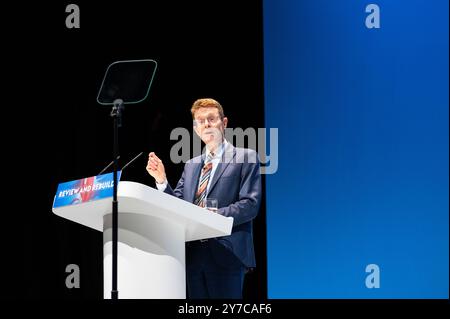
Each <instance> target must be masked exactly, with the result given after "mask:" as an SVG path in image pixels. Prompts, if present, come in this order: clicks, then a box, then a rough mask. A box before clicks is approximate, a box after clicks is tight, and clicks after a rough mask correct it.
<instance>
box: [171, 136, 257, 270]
mask: <svg viewBox="0 0 450 319" xmlns="http://www.w3.org/2000/svg"><path fill="white" fill-rule="evenodd" d="M226 145H227V146H226V148H225V150H224V152H223V155H222V161H221V162H220V163H219V164H218V166H217V168H216V171H215V172H214V176H213V179H212V181H211V184H210V187H209V192H208V194H207V196H208V197H212V198H216V199H217V200H218V207H219V210H218V213H219V214H221V215H223V216H227V217H229V216H231V217H233V218H234V222H233V229H232V232H231V235H229V236H224V237H219V238H215V239H213V240H212V243H211V244H212V245H211V247H212V248H214V245H217V244H220V245H222V246H223V247H225V248H226V251H227V252H232V253H233V254H234V255H235V256H236V257H237V258H238V259H239V260H240V261H241V262H242V264H243V265H245V266H246V267H255V252H254V247H253V229H252V220H253V218H255V217H256V215H257V214H258V210H259V207H260V204H261V191H262V189H261V175H260V172H259V160H258V154H257V153H256V152H255V151H253V150H251V149H243V148H235V147H234V146H233V145H231V144H230V143H227V144H226ZM204 158H205V155H204V154H203V155H202V156H197V157H195V158H193V159H191V160H189V161H188V162H187V163H186V164H185V167H184V171H183V175H182V176H181V178H180V180H179V182H178V184H177V187H176V188H175V189H172V188H171V187H170V185H167V187H166V189H165V192H166V193H168V194H171V195H174V196H176V197H178V198H181V199H184V200H186V201H188V202H190V203H193V202H194V196H195V192H196V190H197V187H198V181H199V178H200V171H201V168H202V166H203V161H204ZM210 241H211V240H210ZM220 251H221V250H220V249H219V250H215V249H212V254H213V255H214V256H215V258H216V259H217V261H218V262H219V263H226V262H227V260H226V259H227V258H229V257H227V254H223V253H221V252H220ZM222 251H224V250H223V249H222Z"/></svg>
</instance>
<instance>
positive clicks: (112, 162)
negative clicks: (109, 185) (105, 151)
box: [97, 155, 120, 175]
mask: <svg viewBox="0 0 450 319" xmlns="http://www.w3.org/2000/svg"><path fill="white" fill-rule="evenodd" d="M119 158H120V155H119V156H117V160H119ZM112 164H114V161H111V163H109V164H108V165H107V166H106V167H105V168H104V169H102V170H101V171H100V173H98V174H97V175H102V173H103V172H104V171H106V170H107V169H108V168H109V167H110V166H111V165H112Z"/></svg>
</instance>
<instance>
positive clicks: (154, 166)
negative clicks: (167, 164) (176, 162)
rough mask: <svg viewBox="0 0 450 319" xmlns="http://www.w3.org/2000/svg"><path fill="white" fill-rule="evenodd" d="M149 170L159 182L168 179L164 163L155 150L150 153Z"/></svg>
mask: <svg viewBox="0 0 450 319" xmlns="http://www.w3.org/2000/svg"><path fill="white" fill-rule="evenodd" d="M147 172H148V173H149V174H150V175H151V176H152V177H153V178H154V179H155V181H156V182H157V183H158V184H162V183H164V182H165V181H166V171H165V170H164V165H163V163H162V161H161V160H160V159H159V158H158V156H156V154H155V153H154V152H151V153H150V154H148V162H147Z"/></svg>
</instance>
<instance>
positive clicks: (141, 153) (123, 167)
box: [122, 152, 144, 171]
mask: <svg viewBox="0 0 450 319" xmlns="http://www.w3.org/2000/svg"><path fill="white" fill-rule="evenodd" d="M142 153H144V152H140V153H139V154H138V155H136V156H135V157H134V158H133V159H132V160H131V161H129V162H128V163H126V164H125V165H124V166H123V167H122V171H123V170H124V169H125V168H126V167H127V166H128V165H130V164H131V163H133V162H134V161H135V160H136V159H137V158H138V157H139V156H141V155H142Z"/></svg>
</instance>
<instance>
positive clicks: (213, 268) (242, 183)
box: [147, 98, 261, 299]
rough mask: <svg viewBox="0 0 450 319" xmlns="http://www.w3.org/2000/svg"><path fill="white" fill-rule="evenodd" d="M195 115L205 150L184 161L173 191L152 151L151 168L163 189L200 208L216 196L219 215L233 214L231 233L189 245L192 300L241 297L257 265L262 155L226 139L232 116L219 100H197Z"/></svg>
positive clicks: (158, 184)
mask: <svg viewBox="0 0 450 319" xmlns="http://www.w3.org/2000/svg"><path fill="white" fill-rule="evenodd" d="M191 113H192V118H193V120H194V131H195V132H196V134H197V135H198V136H199V137H200V138H201V140H202V141H203V142H204V143H205V145H206V152H205V153H204V154H202V155H201V156H197V157H195V158H193V159H191V160H189V161H188V162H187V163H186V164H185V167H184V171H183V174H182V176H181V178H180V180H179V182H178V184H177V186H176V188H175V189H173V188H172V187H171V186H170V185H169V184H168V182H167V178H166V174H165V170H164V165H163V163H162V161H161V160H160V159H159V158H158V157H157V156H156V154H155V153H153V152H151V153H150V154H149V159H148V163H147V171H148V173H149V174H150V175H151V176H152V177H154V178H155V182H156V186H157V188H158V189H159V190H162V191H164V192H166V193H168V194H171V195H174V196H176V197H178V198H181V199H184V200H186V201H189V202H191V203H194V204H196V205H199V206H201V207H204V206H205V200H206V198H214V199H217V201H218V210H217V213H218V214H221V215H223V216H227V217H229V216H231V217H233V220H234V221H233V229H232V232H231V235H229V236H224V237H219V238H213V239H209V240H198V241H192V242H188V243H187V244H186V280H187V288H188V297H189V298H191V299H198V298H233V299H241V298H242V290H243V283H244V276H245V274H246V273H247V271H248V270H249V269H251V268H253V267H255V252H254V247H253V230H252V220H253V219H254V218H255V217H256V215H257V214H258V210H259V207H260V203H261V176H260V172H259V160H258V155H257V153H256V152H255V151H253V150H250V149H243V148H235V147H234V146H233V145H231V144H230V143H229V142H228V141H227V140H226V139H225V138H224V132H225V128H226V127H227V124H228V118H226V117H225V116H224V112H223V108H222V106H221V105H220V104H219V102H217V101H216V100H213V99H210V98H206V99H199V100H197V101H195V102H194V104H193V105H192V108H191ZM211 213H213V212H211Z"/></svg>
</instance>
